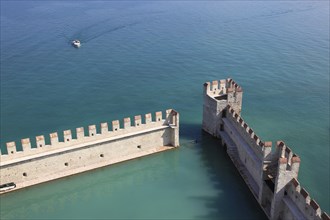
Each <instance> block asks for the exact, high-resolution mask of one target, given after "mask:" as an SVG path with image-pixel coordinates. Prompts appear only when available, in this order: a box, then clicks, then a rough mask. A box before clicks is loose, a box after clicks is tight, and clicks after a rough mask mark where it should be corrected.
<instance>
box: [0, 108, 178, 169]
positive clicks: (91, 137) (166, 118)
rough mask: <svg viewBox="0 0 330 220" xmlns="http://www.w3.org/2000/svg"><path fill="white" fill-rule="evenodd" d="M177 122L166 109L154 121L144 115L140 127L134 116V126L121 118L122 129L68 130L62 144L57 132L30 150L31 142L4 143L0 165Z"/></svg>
mask: <svg viewBox="0 0 330 220" xmlns="http://www.w3.org/2000/svg"><path fill="white" fill-rule="evenodd" d="M178 120H179V119H178V113H177V112H176V111H175V110H173V109H168V110H166V113H165V114H163V112H161V111H159V112H156V113H155V114H154V117H152V114H151V113H148V114H145V115H144V122H143V123H142V117H141V115H137V116H134V120H133V124H132V123H131V122H132V121H131V118H130V117H127V118H124V120H123V126H121V125H120V121H119V120H114V121H112V122H111V128H110V129H109V126H108V122H103V123H101V124H100V126H96V125H89V126H88V128H87V131H88V132H87V135H85V128H84V127H79V128H76V131H75V133H74V132H72V131H71V130H65V131H63V133H62V134H63V141H60V140H59V134H58V132H53V133H51V134H49V143H46V139H45V136H44V135H39V136H36V137H35V143H36V144H35V145H34V146H32V144H31V140H30V138H24V139H21V141H20V143H16V142H14V141H12V142H8V143H6V148H7V152H6V153H5V152H1V155H0V160H1V163H3V162H6V161H10V160H12V159H17V158H22V157H26V156H31V155H36V154H40V153H44V152H50V151H53V150H57V149H60V148H70V147H71V146H73V145H76V144H84V143H88V142H91V141H95V140H100V139H104V138H112V137H117V136H120V135H125V134H128V133H132V132H138V131H142V130H146V129H152V128H155V127H159V126H169V125H171V126H178V125H179V121H178ZM98 131H99V132H98ZM17 144H21V149H22V151H18V150H17ZM1 163H0V164H1Z"/></svg>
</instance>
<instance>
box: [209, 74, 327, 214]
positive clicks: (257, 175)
mask: <svg viewBox="0 0 330 220" xmlns="http://www.w3.org/2000/svg"><path fill="white" fill-rule="evenodd" d="M242 94H243V92H242V88H241V87H240V86H238V85H237V84H236V83H235V82H234V81H233V80H232V79H227V80H220V81H213V82H212V83H209V82H207V83H205V84H204V106H203V130H205V131H206V132H208V133H209V134H211V135H213V136H216V137H219V138H220V139H221V142H222V145H223V146H225V147H226V148H227V153H228V155H229V157H230V159H231V160H232V161H233V163H234V165H235V166H236V167H237V169H238V171H239V173H240V174H241V176H242V177H243V179H244V181H245V182H246V184H247V185H248V187H249V188H250V190H251V192H252V193H253V195H254V196H255V198H256V199H257V200H258V202H259V204H260V207H261V208H262V209H263V210H264V212H265V214H266V215H267V216H268V218H269V219H276V220H278V219H299V220H300V219H314V220H320V219H322V220H330V219H329V216H328V214H327V213H325V212H322V211H321V209H320V207H319V205H318V204H317V203H316V201H315V200H311V199H310V197H309V194H308V193H307V192H306V190H304V189H302V188H300V185H299V183H298V181H297V178H298V173H299V167H300V158H299V157H298V156H297V155H296V154H294V153H293V152H292V150H291V149H290V148H289V147H288V146H286V145H285V143H284V142H283V141H278V142H277V143H276V147H275V149H274V150H273V151H272V143H271V142H263V141H261V139H260V138H259V137H258V136H257V135H256V134H255V132H254V131H253V130H252V128H251V127H249V126H248V124H247V123H246V122H244V120H243V118H241V116H240V113H241V104H242ZM224 105H226V106H224Z"/></svg>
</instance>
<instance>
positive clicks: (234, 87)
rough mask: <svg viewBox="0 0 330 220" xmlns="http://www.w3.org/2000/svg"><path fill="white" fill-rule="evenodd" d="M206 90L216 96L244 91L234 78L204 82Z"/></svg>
mask: <svg viewBox="0 0 330 220" xmlns="http://www.w3.org/2000/svg"><path fill="white" fill-rule="evenodd" d="M204 92H205V93H206V94H208V95H210V96H212V97H215V96H219V95H224V94H228V93H232V92H243V89H242V87H240V86H239V85H238V84H237V83H236V82H235V81H234V80H233V79H231V78H228V79H221V80H213V81H212V82H206V83H204Z"/></svg>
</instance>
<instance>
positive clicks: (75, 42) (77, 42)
mask: <svg viewBox="0 0 330 220" xmlns="http://www.w3.org/2000/svg"><path fill="white" fill-rule="evenodd" d="M72 46H74V47H76V48H79V47H80V46H81V43H80V40H73V41H72Z"/></svg>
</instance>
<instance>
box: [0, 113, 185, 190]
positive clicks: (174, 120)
mask: <svg viewBox="0 0 330 220" xmlns="http://www.w3.org/2000/svg"><path fill="white" fill-rule="evenodd" d="M111 125H112V126H111V127H112V129H111V130H110V131H109V128H108V123H106V122H105V123H101V125H100V129H99V131H100V133H98V132H97V128H96V126H95V125H90V126H89V127H88V135H87V136H85V132H84V128H83V127H80V128H77V129H76V132H75V137H74V136H73V135H74V134H73V133H72V131H71V130H66V131H64V132H63V138H64V141H59V138H58V133H57V132H55V133H51V134H50V143H49V144H47V143H46V142H45V138H44V136H37V137H36V146H34V147H31V142H30V139H28V138H26V139H22V140H21V144H22V149H23V151H17V148H16V143H15V142H9V143H7V145H6V146H7V153H1V155H0V171H1V172H0V185H3V184H7V183H14V184H16V188H14V189H11V190H8V191H1V192H0V193H5V192H11V191H14V190H17V189H20V188H24V187H27V186H31V185H35V184H39V183H42V182H46V181H51V180H54V179H57V178H61V177H65V176H69V175H73V174H76V173H80V172H84V171H88V170H92V169H96V168H99V167H103V166H107V165H110V164H114V163H118V162H122V161H125V160H130V159H134V158H138V157H142V156H145V155H149V154H153V153H157V152H161V151H165V150H169V149H173V148H176V147H178V146H179V113H178V112H176V111H175V110H173V109H169V110H166V115H165V117H163V113H162V112H156V114H155V116H154V120H153V117H152V115H151V114H150V113H148V114H145V116H144V122H143V121H142V118H141V115H138V116H135V117H134V121H133V125H132V124H131V118H125V119H124V121H123V127H121V126H120V122H119V121H118V120H115V121H112V123H111Z"/></svg>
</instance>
